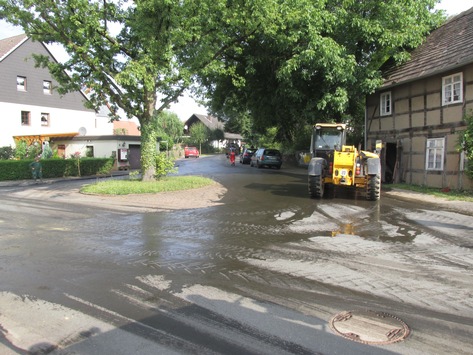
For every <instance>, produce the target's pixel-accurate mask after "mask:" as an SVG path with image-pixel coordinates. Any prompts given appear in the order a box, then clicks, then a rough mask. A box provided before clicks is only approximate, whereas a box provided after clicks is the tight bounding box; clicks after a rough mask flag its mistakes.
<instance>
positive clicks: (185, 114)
mask: <svg viewBox="0 0 473 355" xmlns="http://www.w3.org/2000/svg"><path fill="white" fill-rule="evenodd" d="M472 7H473V0H442V1H440V3H439V4H438V5H437V6H436V9H440V10H445V12H446V13H447V15H448V16H453V15H457V14H459V13H460V12H463V11H465V10H468V9H470V8H472ZM22 32H23V31H22V30H21V28H17V27H13V26H11V25H9V24H8V23H6V22H5V21H3V20H0V39H3V38H7V37H11V36H15V35H18V34H21V33H22ZM51 52H52V53H53V55H54V56H55V57H58V56H59V55H60V54H57V53H55V51H54V50H53V49H51ZM58 59H59V58H58ZM169 110H170V111H172V112H174V113H176V114H177V115H178V116H179V118H180V119H181V121H186V120H187V119H188V118H190V117H191V116H192V114H194V113H197V114H202V115H206V114H207V110H206V109H205V107H203V106H201V105H198V104H197V103H196V102H195V101H194V100H193V99H192V98H191V97H190V96H189V95H188V94H185V95H184V96H182V97H181V98H180V99H179V101H178V102H177V103H174V104H172V105H171V107H170V109H169Z"/></svg>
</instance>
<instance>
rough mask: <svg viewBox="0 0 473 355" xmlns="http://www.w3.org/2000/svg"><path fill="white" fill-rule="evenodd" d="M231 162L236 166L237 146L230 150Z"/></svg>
mask: <svg viewBox="0 0 473 355" xmlns="http://www.w3.org/2000/svg"><path fill="white" fill-rule="evenodd" d="M230 163H231V164H232V165H233V166H235V148H231V151H230Z"/></svg>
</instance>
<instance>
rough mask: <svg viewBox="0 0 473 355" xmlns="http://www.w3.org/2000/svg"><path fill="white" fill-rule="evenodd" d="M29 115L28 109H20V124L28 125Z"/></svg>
mask: <svg viewBox="0 0 473 355" xmlns="http://www.w3.org/2000/svg"><path fill="white" fill-rule="evenodd" d="M30 116H31V113H30V112H29V111H21V125H22V126H29V125H30Z"/></svg>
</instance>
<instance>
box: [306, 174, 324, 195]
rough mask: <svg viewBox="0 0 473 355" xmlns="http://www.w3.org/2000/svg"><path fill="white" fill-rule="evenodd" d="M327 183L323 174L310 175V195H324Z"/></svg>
mask: <svg viewBox="0 0 473 355" xmlns="http://www.w3.org/2000/svg"><path fill="white" fill-rule="evenodd" d="M324 191H325V183H324V179H323V177H322V175H315V176H309V195H310V197H312V198H321V197H324Z"/></svg>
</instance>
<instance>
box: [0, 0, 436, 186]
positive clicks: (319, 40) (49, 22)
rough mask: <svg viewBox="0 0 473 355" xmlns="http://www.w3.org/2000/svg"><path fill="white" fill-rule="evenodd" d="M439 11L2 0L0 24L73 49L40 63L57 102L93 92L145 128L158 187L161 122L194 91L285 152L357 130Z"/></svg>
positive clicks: (212, 0) (415, 3) (344, 3)
mask: <svg viewBox="0 0 473 355" xmlns="http://www.w3.org/2000/svg"><path fill="white" fill-rule="evenodd" d="M437 2H438V0H386V1H378V0H366V1H365V0H364V1H358V0H285V1H281V0H251V1H248V0H139V1H138V0H136V1H126V0H68V1H55V0H42V1H33V0H0V18H2V19H6V20H7V21H8V22H10V23H12V24H14V25H19V26H21V27H22V28H23V29H24V30H25V32H26V34H27V35H28V36H29V37H31V38H32V39H33V40H37V41H41V42H43V43H46V44H53V43H56V44H60V45H62V46H63V47H64V48H65V50H66V51H67V53H68V54H69V59H68V60H67V61H66V62H64V63H56V62H53V61H50V60H49V59H48V58H46V57H37V58H36V59H37V61H38V65H42V66H47V67H48V68H49V70H50V71H51V73H52V74H53V75H54V77H55V78H56V80H57V81H58V82H59V84H60V87H59V88H58V91H59V92H61V93H65V92H68V91H73V90H74V91H75V90H82V89H87V90H89V92H90V102H89V105H90V106H91V107H94V108H98V107H99V106H101V105H103V104H108V105H109V107H110V108H111V111H112V114H113V115H116V114H117V113H118V110H119V109H122V110H123V111H124V112H125V113H126V115H127V116H130V117H131V116H135V117H137V118H138V120H139V122H140V126H141V156H142V160H141V163H142V169H143V178H144V180H149V179H151V178H153V176H154V175H155V174H154V169H155V168H154V161H155V154H156V131H155V128H156V126H155V125H154V124H153V117H155V114H156V113H159V112H161V111H163V110H165V109H166V108H167V107H168V105H169V104H170V103H172V102H174V101H175V100H177V99H178V98H179V96H180V95H181V94H182V93H183V92H184V90H185V89H189V88H190V89H191V90H192V91H193V92H195V93H197V94H201V95H203V94H205V95H206V97H207V98H208V99H210V103H211V111H212V112H213V113H216V114H217V115H218V116H220V117H226V118H229V117H234V118H237V117H239V116H242V117H239V118H238V120H239V121H240V122H241V123H242V124H245V125H246V126H245V127H246V129H248V130H251V131H253V132H264V131H265V130H266V129H267V128H268V127H276V128H277V134H276V138H277V139H279V140H283V141H291V140H293V139H294V136H295V135H296V134H297V132H300V131H301V128H302V127H303V126H304V125H306V124H308V123H313V122H315V121H321V120H328V119H341V118H342V117H352V119H353V118H354V119H356V117H358V116H359V115H361V113H360V112H362V107H363V106H362V105H360V100H361V99H362V98H363V97H364V95H365V94H367V93H369V92H372V91H373V90H374V89H375V88H376V87H377V86H378V85H379V84H380V82H381V76H380V70H379V69H380V67H381V65H382V64H383V63H384V62H385V61H386V60H387V59H388V58H394V59H395V60H398V61H399V60H402V59H403V58H405V57H406V54H407V53H408V50H409V49H411V48H414V47H416V46H418V45H419V44H420V43H421V42H422V40H423V38H424V37H425V36H426V34H427V33H428V32H429V31H430V30H432V29H433V28H435V27H436V26H437V25H438V24H439V23H440V21H441V19H442V16H441V14H439V13H436V12H433V10H432V9H433V7H434V5H435V4H436V3H437ZM195 84H198V85H195ZM158 98H159V99H158ZM248 118H250V119H251V124H248V121H247V119H248ZM237 122H238V121H237Z"/></svg>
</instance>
